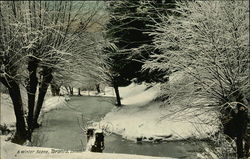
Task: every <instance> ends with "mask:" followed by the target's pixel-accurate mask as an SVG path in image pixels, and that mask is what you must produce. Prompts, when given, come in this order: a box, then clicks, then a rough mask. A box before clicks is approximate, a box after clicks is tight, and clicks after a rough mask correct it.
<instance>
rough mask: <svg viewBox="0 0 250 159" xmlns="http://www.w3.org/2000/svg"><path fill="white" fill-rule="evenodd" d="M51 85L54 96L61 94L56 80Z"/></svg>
mask: <svg viewBox="0 0 250 159" xmlns="http://www.w3.org/2000/svg"><path fill="white" fill-rule="evenodd" d="M50 86H51V93H52V96H59V95H60V86H59V85H58V84H56V83H55V82H52V83H51V84H50Z"/></svg>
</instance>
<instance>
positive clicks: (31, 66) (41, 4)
mask: <svg viewBox="0 0 250 159" xmlns="http://www.w3.org/2000/svg"><path fill="white" fill-rule="evenodd" d="M85 3H86V2H67V1H64V2H63V1H55V2H49V1H46V2H45V1H29V2H16V1H13V2H1V8H0V9H1V10H0V13H1V25H0V27H1V82H2V83H3V84H4V85H5V86H6V87H8V88H9V92H10V96H11V97H12V101H13V104H14V105H15V113H16V116H17V118H18V119H17V134H18V135H19V136H21V137H22V138H25V136H26V131H25V129H26V128H25V120H24V116H23V110H22V109H23V108H22V101H21V94H20V88H19V85H20V84H24V85H25V86H26V89H27V94H28V110H29V112H28V122H27V123H28V130H29V132H30V133H29V135H28V136H29V137H30V135H31V132H32V130H33V129H34V128H35V127H37V126H38V124H37V120H38V117H39V114H40V110H41V107H42V104H43V101H44V97H45V95H46V92H47V89H48V86H49V83H50V82H51V81H52V79H53V72H60V71H62V70H64V71H65V70H66V69H68V68H67V67H66V66H67V64H68V63H69V62H70V60H68V59H71V58H72V57H73V56H74V54H79V53H81V50H80V49H78V45H80V44H81V42H82V41H83V39H84V38H85V36H84V35H85V31H86V30H87V28H88V27H89V25H90V22H91V19H93V18H94V16H95V15H96V13H97V11H98V9H97V8H92V10H89V9H86V8H85V7H86V5H85ZM97 6H98V5H97ZM84 9H86V10H85V11H83V10H84ZM83 62H84V61H83ZM71 66H72V65H71ZM26 68H27V71H25V72H23V73H20V71H21V70H26ZM38 86H39V89H38V90H37V87H38ZM36 93H38V97H37V102H36V104H35V101H36Z"/></svg>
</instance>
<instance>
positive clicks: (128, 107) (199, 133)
mask: <svg viewBox="0 0 250 159" xmlns="http://www.w3.org/2000/svg"><path fill="white" fill-rule="evenodd" d="M158 92H159V85H156V86H153V87H149V88H148V89H147V85H146V84H145V83H143V84H141V85H136V84H134V83H132V84H131V85H129V86H128V87H124V88H120V94H121V97H122V101H121V102H122V104H124V105H125V106H123V107H121V108H114V109H113V110H112V111H111V112H110V113H108V114H107V115H106V116H105V117H104V119H103V120H102V121H101V125H109V127H110V130H112V131H113V132H114V133H116V134H120V135H122V136H123V137H124V138H126V139H130V140H136V138H138V137H142V138H144V140H146V141H148V140H151V141H156V140H159V139H160V140H182V139H187V138H198V139H201V138H206V137H208V136H209V135H211V134H213V133H214V132H216V131H217V129H218V125H214V121H213V122H212V120H214V115H215V114H213V113H211V112H204V113H202V112H200V110H195V109H189V110H185V111H181V112H177V113H173V112H171V111H170V110H169V109H167V108H164V107H163V108H162V107H160V105H161V103H160V102H155V101H153V99H155V98H156V96H157V93H158Z"/></svg>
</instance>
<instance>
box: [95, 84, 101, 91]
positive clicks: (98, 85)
mask: <svg viewBox="0 0 250 159" xmlns="http://www.w3.org/2000/svg"><path fill="white" fill-rule="evenodd" d="M95 87H96V91H97V93H101V90H100V84H99V83H98V84H96V85H95Z"/></svg>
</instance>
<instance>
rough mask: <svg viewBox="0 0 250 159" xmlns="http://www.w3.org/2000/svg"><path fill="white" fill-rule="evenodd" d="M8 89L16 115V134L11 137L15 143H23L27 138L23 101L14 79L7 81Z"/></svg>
mask: <svg viewBox="0 0 250 159" xmlns="http://www.w3.org/2000/svg"><path fill="white" fill-rule="evenodd" d="M9 86H10V87H8V90H9V94H10V97H11V100H12V103H13V106H14V112H15V116H16V134H15V137H14V139H13V142H15V143H23V142H24V141H25V140H26V138H27V131H26V125H25V117H24V112H23V103H22V97H21V91H20V87H19V85H18V84H17V83H16V82H15V81H11V82H9Z"/></svg>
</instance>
